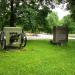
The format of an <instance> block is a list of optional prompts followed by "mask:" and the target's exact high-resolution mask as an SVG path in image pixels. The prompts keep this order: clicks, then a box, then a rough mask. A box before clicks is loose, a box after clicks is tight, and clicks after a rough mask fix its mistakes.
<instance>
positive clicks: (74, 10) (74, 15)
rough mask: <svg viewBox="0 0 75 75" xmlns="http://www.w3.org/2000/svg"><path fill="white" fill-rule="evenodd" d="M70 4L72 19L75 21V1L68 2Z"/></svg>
mask: <svg viewBox="0 0 75 75" xmlns="http://www.w3.org/2000/svg"><path fill="white" fill-rule="evenodd" d="M67 1H68V2H69V7H70V10H71V17H72V18H73V20H74V21H75V0H67Z"/></svg>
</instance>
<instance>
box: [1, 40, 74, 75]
mask: <svg viewBox="0 0 75 75" xmlns="http://www.w3.org/2000/svg"><path fill="white" fill-rule="evenodd" d="M0 75H75V41H72V40H71V41H69V43H68V45H67V46H61V47H60V46H55V45H51V44H49V41H47V40H37V41H36V40H35V41H28V43H27V46H26V47H25V48H23V49H21V50H19V49H9V50H6V51H4V50H0Z"/></svg>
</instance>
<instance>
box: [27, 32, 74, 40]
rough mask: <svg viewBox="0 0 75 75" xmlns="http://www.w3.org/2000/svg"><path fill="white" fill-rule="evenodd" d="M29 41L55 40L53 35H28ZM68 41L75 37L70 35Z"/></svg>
mask: <svg viewBox="0 0 75 75" xmlns="http://www.w3.org/2000/svg"><path fill="white" fill-rule="evenodd" d="M27 39H28V40H44V39H45V40H47V39H53V35H52V34H46V33H43V34H33V35H27ZM68 39H75V35H69V37H68Z"/></svg>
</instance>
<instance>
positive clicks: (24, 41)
mask: <svg viewBox="0 0 75 75" xmlns="http://www.w3.org/2000/svg"><path fill="white" fill-rule="evenodd" d="M26 44H27V37H26V35H25V34H24V33H21V44H20V48H21V47H25V46H26Z"/></svg>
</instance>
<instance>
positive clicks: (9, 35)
mask: <svg viewBox="0 0 75 75" xmlns="http://www.w3.org/2000/svg"><path fill="white" fill-rule="evenodd" d="M0 36H1V37H0V41H1V47H2V49H6V47H7V46H18V47H19V48H21V47H24V46H26V43H27V37H26V35H25V33H24V31H23V29H22V28H21V27H4V28H3V30H2V32H1V35H0Z"/></svg>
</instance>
